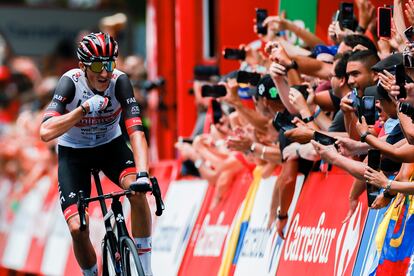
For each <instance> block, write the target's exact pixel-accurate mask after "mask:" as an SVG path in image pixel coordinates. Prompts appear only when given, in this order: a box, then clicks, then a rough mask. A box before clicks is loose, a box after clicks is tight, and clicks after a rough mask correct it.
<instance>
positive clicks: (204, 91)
mask: <svg viewBox="0 0 414 276" xmlns="http://www.w3.org/2000/svg"><path fill="white" fill-rule="evenodd" d="M226 94H227V91H226V87H225V86H224V85H217V84H215V85H209V84H205V85H203V86H202V87H201V97H213V98H220V97H224V96H226Z"/></svg>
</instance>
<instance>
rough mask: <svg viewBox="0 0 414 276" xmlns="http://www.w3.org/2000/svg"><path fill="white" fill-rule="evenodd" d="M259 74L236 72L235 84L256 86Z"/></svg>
mask: <svg viewBox="0 0 414 276" xmlns="http://www.w3.org/2000/svg"><path fill="white" fill-rule="evenodd" d="M260 77H261V76H260V74H258V73H252V72H247V71H239V72H237V82H238V83H250V84H251V85H253V86H256V85H257V84H258V83H259V80H260Z"/></svg>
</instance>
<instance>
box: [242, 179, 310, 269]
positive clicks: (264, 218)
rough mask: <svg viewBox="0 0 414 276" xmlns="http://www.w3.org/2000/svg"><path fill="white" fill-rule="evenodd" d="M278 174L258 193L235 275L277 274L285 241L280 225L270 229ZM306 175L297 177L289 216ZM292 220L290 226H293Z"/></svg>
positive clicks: (261, 185)
mask: <svg viewBox="0 0 414 276" xmlns="http://www.w3.org/2000/svg"><path fill="white" fill-rule="evenodd" d="M276 179H277V177H276V176H272V177H269V178H266V179H262V181H261V182H260V186H259V189H258V191H257V194H256V199H255V202H254V206H253V211H252V213H251V216H250V220H249V226H248V228H247V231H246V234H245V236H244V239H243V246H242V249H241V251H240V254H239V259H238V261H237V265H236V270H235V275H240V276H241V275H246V276H247V275H275V273H276V269H277V264H278V260H279V257H280V250H281V248H282V245H283V240H282V239H281V238H280V237H279V236H278V235H277V233H276V228H275V227H273V228H272V229H267V222H268V220H269V210H270V204H271V201H272V193H273V188H274V186H275V183H276ZM303 180H304V176H303V175H299V176H298V177H297V178H296V187H295V193H294V196H293V199H292V203H291V205H290V207H289V211H288V214H289V217H291V215H292V214H293V211H294V210H295V207H296V203H297V200H298V197H299V195H300V191H301V189H302V186H303ZM290 221H291V219H289V221H288V223H287V226H289V223H290Z"/></svg>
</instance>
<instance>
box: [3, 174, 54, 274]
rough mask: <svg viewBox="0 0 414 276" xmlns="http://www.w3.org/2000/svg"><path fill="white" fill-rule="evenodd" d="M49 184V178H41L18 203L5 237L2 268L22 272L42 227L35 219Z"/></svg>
mask: <svg viewBox="0 0 414 276" xmlns="http://www.w3.org/2000/svg"><path fill="white" fill-rule="evenodd" d="M50 184H51V183H50V179H49V177H43V178H42V179H40V180H39V181H38V182H37V183H36V186H35V187H33V189H32V190H31V191H30V192H29V193H28V194H27V195H26V196H25V197H24V198H23V199H22V201H21V202H20V203H19V209H18V211H17V212H16V214H15V218H14V220H13V223H12V225H11V231H10V232H9V234H8V237H7V244H6V248H5V251H4V254H3V260H2V264H3V266H5V267H8V268H12V269H15V270H24V268H25V265H26V260H27V256H28V255H29V253H30V249H31V244H32V239H33V238H34V237H35V234H36V230H37V229H39V227H44V225H39V221H38V220H37V219H38V214H39V213H40V211H41V209H42V206H43V202H44V199H45V196H46V194H47V192H48V190H49V187H50Z"/></svg>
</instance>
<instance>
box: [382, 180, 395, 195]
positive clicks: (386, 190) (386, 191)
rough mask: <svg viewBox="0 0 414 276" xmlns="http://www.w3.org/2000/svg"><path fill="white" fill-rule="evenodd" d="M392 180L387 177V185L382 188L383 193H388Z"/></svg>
mask: <svg viewBox="0 0 414 276" xmlns="http://www.w3.org/2000/svg"><path fill="white" fill-rule="evenodd" d="M392 181H393V180H392V179H388V181H387V186H385V189H384V193H388V192H389V191H390V189H391V183H392Z"/></svg>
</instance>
